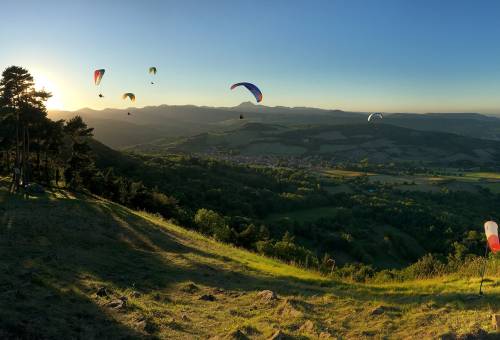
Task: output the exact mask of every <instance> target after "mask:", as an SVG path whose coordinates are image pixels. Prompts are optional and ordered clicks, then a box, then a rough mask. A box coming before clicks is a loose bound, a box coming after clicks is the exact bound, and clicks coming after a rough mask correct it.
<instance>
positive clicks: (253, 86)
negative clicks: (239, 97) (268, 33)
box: [231, 83, 262, 103]
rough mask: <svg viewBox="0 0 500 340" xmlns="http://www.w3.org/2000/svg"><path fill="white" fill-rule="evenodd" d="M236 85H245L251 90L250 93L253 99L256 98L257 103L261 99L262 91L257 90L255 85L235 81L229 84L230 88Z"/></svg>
mask: <svg viewBox="0 0 500 340" xmlns="http://www.w3.org/2000/svg"><path fill="white" fill-rule="evenodd" d="M238 86H245V87H246V88H247V90H248V91H250V92H252V94H253V95H254V96H255V99H256V100H257V103H260V102H261V101H262V92H261V91H260V90H259V88H258V87H257V86H255V85H254V84H251V83H236V84H234V85H232V86H231V90H233V89H235V88H236V87H238Z"/></svg>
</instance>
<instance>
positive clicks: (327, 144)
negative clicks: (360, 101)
mask: <svg viewBox="0 0 500 340" xmlns="http://www.w3.org/2000/svg"><path fill="white" fill-rule="evenodd" d="M132 150H137V151H140V152H147V153H162V152H164V153H171V152H184V153H207V154H217V153H222V154H224V153H225V154H231V155H238V156H242V157H261V156H299V157H304V156H321V157H323V158H329V159H333V160H336V161H355V162H357V161H360V160H362V159H368V160H369V161H370V162H374V163H387V162H410V161H412V162H422V163H435V164H474V165H476V166H477V165H482V164H495V163H498V162H499V161H500V154H499V150H500V142H497V141H492V140H483V139H478V138H471V137H465V136H459V135H456V134H450V133H443V132H431V131H417V130H411V129H407V128H402V127H398V126H394V125H389V124H378V125H373V124H366V123H363V124H349V125H336V126H302V127H300V126H298V127H297V126H295V127H286V126H282V125H268V124H260V123H248V124H246V125H244V126H242V127H241V128H238V129H234V130H230V131H225V132H207V133H203V134H200V135H196V136H193V137H188V138H184V139H180V140H176V141H174V142H171V141H162V140H158V141H156V142H152V143H149V144H144V145H137V146H135V147H133V148H132Z"/></svg>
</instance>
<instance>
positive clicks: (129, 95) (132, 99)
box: [122, 92, 135, 102]
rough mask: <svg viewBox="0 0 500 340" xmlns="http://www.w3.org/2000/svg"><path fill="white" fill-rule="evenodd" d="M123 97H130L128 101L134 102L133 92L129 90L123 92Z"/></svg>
mask: <svg viewBox="0 0 500 340" xmlns="http://www.w3.org/2000/svg"><path fill="white" fill-rule="evenodd" d="M122 98H123V99H127V98H128V99H130V101H132V102H135V94H133V93H130V92H127V93H124V94H123V96H122Z"/></svg>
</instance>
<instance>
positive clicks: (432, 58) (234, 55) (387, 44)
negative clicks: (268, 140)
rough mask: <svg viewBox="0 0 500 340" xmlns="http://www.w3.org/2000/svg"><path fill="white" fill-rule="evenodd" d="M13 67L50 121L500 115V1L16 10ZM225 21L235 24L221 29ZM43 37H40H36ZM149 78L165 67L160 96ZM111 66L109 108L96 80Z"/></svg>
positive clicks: (10, 38)
mask: <svg viewBox="0 0 500 340" xmlns="http://www.w3.org/2000/svg"><path fill="white" fill-rule="evenodd" d="M2 9H3V10H4V13H8V15H9V20H8V21H2V22H0V32H2V33H1V34H0V43H1V44H2V46H3V48H2V54H0V68H1V69H2V70H3V69H5V68H6V67H7V66H9V65H19V66H23V67H25V68H27V69H28V70H29V71H30V72H31V73H32V74H33V75H34V76H35V80H36V81H37V84H38V86H39V87H45V88H46V89H48V90H49V91H52V92H53V94H54V98H52V99H51V100H50V101H49V103H48V107H49V109H52V110H54V109H63V110H77V109H80V108H83V107H90V108H93V109H103V108H108V107H109V108H126V107H129V106H131V105H130V103H129V102H126V101H123V100H122V99H121V94H122V93H124V92H134V93H135V94H136V96H137V102H136V103H135V104H134V106H138V107H143V106H150V105H161V104H164V103H168V104H170V105H185V104H193V105H200V106H217V107H221V106H226V107H232V106H236V105H238V104H239V103H241V102H244V101H248V100H251V99H252V98H251V95H249V94H248V93H247V92H246V91H244V90H243V89H236V90H234V91H231V90H229V86H230V85H231V84H232V83H234V82H238V81H250V82H253V83H255V84H257V85H258V86H259V87H260V88H261V90H262V91H263V92H264V100H263V102H262V104H263V105H266V106H289V107H317V108H323V109H339V110H345V111H362V112H373V111H382V112H415V113H424V112H480V113H490V114H491V113H498V112H500V110H499V108H500V97H499V96H498V95H497V94H498V93H500V63H499V62H498V61H499V60H500V46H499V45H498V44H495V43H494V42H495V41H496V39H497V37H498V34H499V33H500V27H499V26H498V25H497V24H496V22H497V18H496V13H498V12H499V11H498V10H499V9H500V4H499V3H497V2H495V1H487V0H484V1H479V2H476V3H470V2H467V1H450V0H447V1H441V2H439V3H435V2H433V1H430V0H426V1H420V2H418V3H412V2H409V1H396V0H384V1H379V2H376V3H375V2H368V1H317V2H314V3H313V4H311V3H310V2H306V1H297V2H293V3H290V2H288V1H275V2H272V3H269V2H265V1H254V2H252V3H248V2H237V3H235V2H230V1H219V2H217V3H216V4H215V5H214V4H208V3H204V2H200V1H183V2H182V3H180V2H176V1H146V2H142V3H136V2H132V1H120V2H118V1H107V2H105V3H103V2H98V1H72V2H71V3H63V2H60V1H46V2H44V3H43V4H40V3H39V2H37V1H33V0H30V1H23V2H22V3H19V2H18V1H6V2H5V3H4V4H3V5H2ZM221 19H223V20H221ZM34 31H36V34H33V32H34ZM149 66H156V67H157V68H158V74H157V76H156V78H155V80H154V81H155V84H154V85H151V84H150V76H149V75H148V73H147V69H148V67H149ZM97 68H105V69H106V74H105V76H104V79H103V82H102V87H103V88H102V92H103V94H104V96H105V97H104V98H103V99H99V98H98V96H97V94H98V93H99V90H98V89H96V87H95V86H94V84H93V81H92V72H93V70H94V69H97Z"/></svg>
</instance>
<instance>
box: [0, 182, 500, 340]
mask: <svg viewBox="0 0 500 340" xmlns="http://www.w3.org/2000/svg"><path fill="white" fill-rule="evenodd" d="M478 280H479V279H478V278H477V277H476V278H471V279H461V278H455V277H445V278H441V279H434V280H424V281H415V282H404V283H390V284H380V285H375V284H370V285H368V284H355V283H351V282H337V281H333V280H330V279H328V278H326V277H323V276H321V275H319V274H318V273H316V272H314V271H307V270H303V269H300V268H297V267H294V266H290V265H286V264H283V263H282V262H279V261H276V260H273V259H269V258H265V257H262V256H259V255H257V254H254V253H251V252H247V251H244V250H241V249H238V248H235V247H232V246H228V245H225V244H220V243H218V242H215V241H214V240H211V239H208V238H206V237H204V236H202V235H200V234H198V233H195V232H192V231H187V230H185V229H183V228H181V227H178V226H175V225H173V224H171V223H168V222H166V221H163V220H161V219H159V218H157V217H155V216H152V215H149V214H146V213H143V212H136V211H132V210H130V209H127V208H124V207H122V206H120V205H117V204H114V203H112V202H109V201H106V200H102V199H100V198H97V197H94V198H93V197H88V196H83V195H73V194H70V193H68V192H66V191H63V190H56V191H51V192H48V193H47V194H46V195H43V196H42V197H38V198H35V197H30V198H29V199H23V198H22V197H20V196H11V195H9V194H8V193H7V192H6V190H5V187H4V186H2V185H0V287H1V288H2V289H1V290H0V306H1V307H0V338H9V337H19V338H82V339H101V338H150V337H157V338H163V339H206V338H209V337H211V336H214V335H221V336H225V335H227V334H229V333H231V332H232V331H234V330H236V329H239V330H241V331H242V332H243V333H245V334H247V335H248V336H249V337H250V338H253V339H266V338H268V337H270V336H271V335H272V334H273V333H274V332H275V331H276V330H278V329H281V330H282V331H283V332H284V333H286V334H288V335H290V336H292V337H293V338H296V339H307V338H317V336H318V335H319V333H320V332H324V333H325V334H330V335H331V337H332V338H336V337H341V338H345V339H358V338H388V339H401V338H422V339H424V338H435V337H438V336H440V335H443V334H446V333H453V334H465V333H470V332H473V331H474V330H476V329H478V328H482V329H485V330H486V331H488V332H490V333H492V332H493V329H492V326H491V324H490V314H491V313H492V312H499V310H498V309H499V308H500V284H499V278H498V277H490V278H489V280H488V281H487V282H486V285H485V292H486V294H487V295H486V296H485V297H484V298H481V299H472V300H470V299H469V298H470V297H473V296H474V294H475V293H476V291H477V288H478ZM191 283H192V284H194V285H195V286H196V287H197V288H198V289H197V290H196V289H195V288H193V289H192V290H191V291H189V290H188V289H186V287H189V286H188V285H189V284H191ZM99 287H106V288H107V290H108V292H109V295H110V296H109V297H108V298H106V297H97V296H96V291H97V290H98V288H99ZM264 289H271V290H273V291H275V292H277V294H278V296H279V300H278V301H274V302H271V303H265V302H263V301H260V300H259V298H258V296H257V293H258V292H259V291H261V290H264ZM135 292H138V294H136V293H135ZM203 294H212V295H214V296H215V298H216V300H215V301H213V302H211V301H202V300H199V297H200V296H201V295H203ZM121 296H125V297H127V298H128V304H127V306H126V307H123V308H121V309H118V310H116V309H113V308H111V307H110V306H108V304H109V302H110V301H112V300H115V299H117V298H118V297H121ZM377 306H385V307H391V308H392V309H391V308H386V310H385V312H384V313H382V314H380V315H372V313H371V312H372V310H373V309H374V308H376V307H377ZM307 320H309V321H312V322H313V325H312V327H309V329H307V330H306V329H302V330H300V327H301V326H302V325H303V324H304V323H305V322H306V321H307ZM325 334H324V335H325ZM325 336H326V335H325ZM493 336H494V335H492V338H493Z"/></svg>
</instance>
